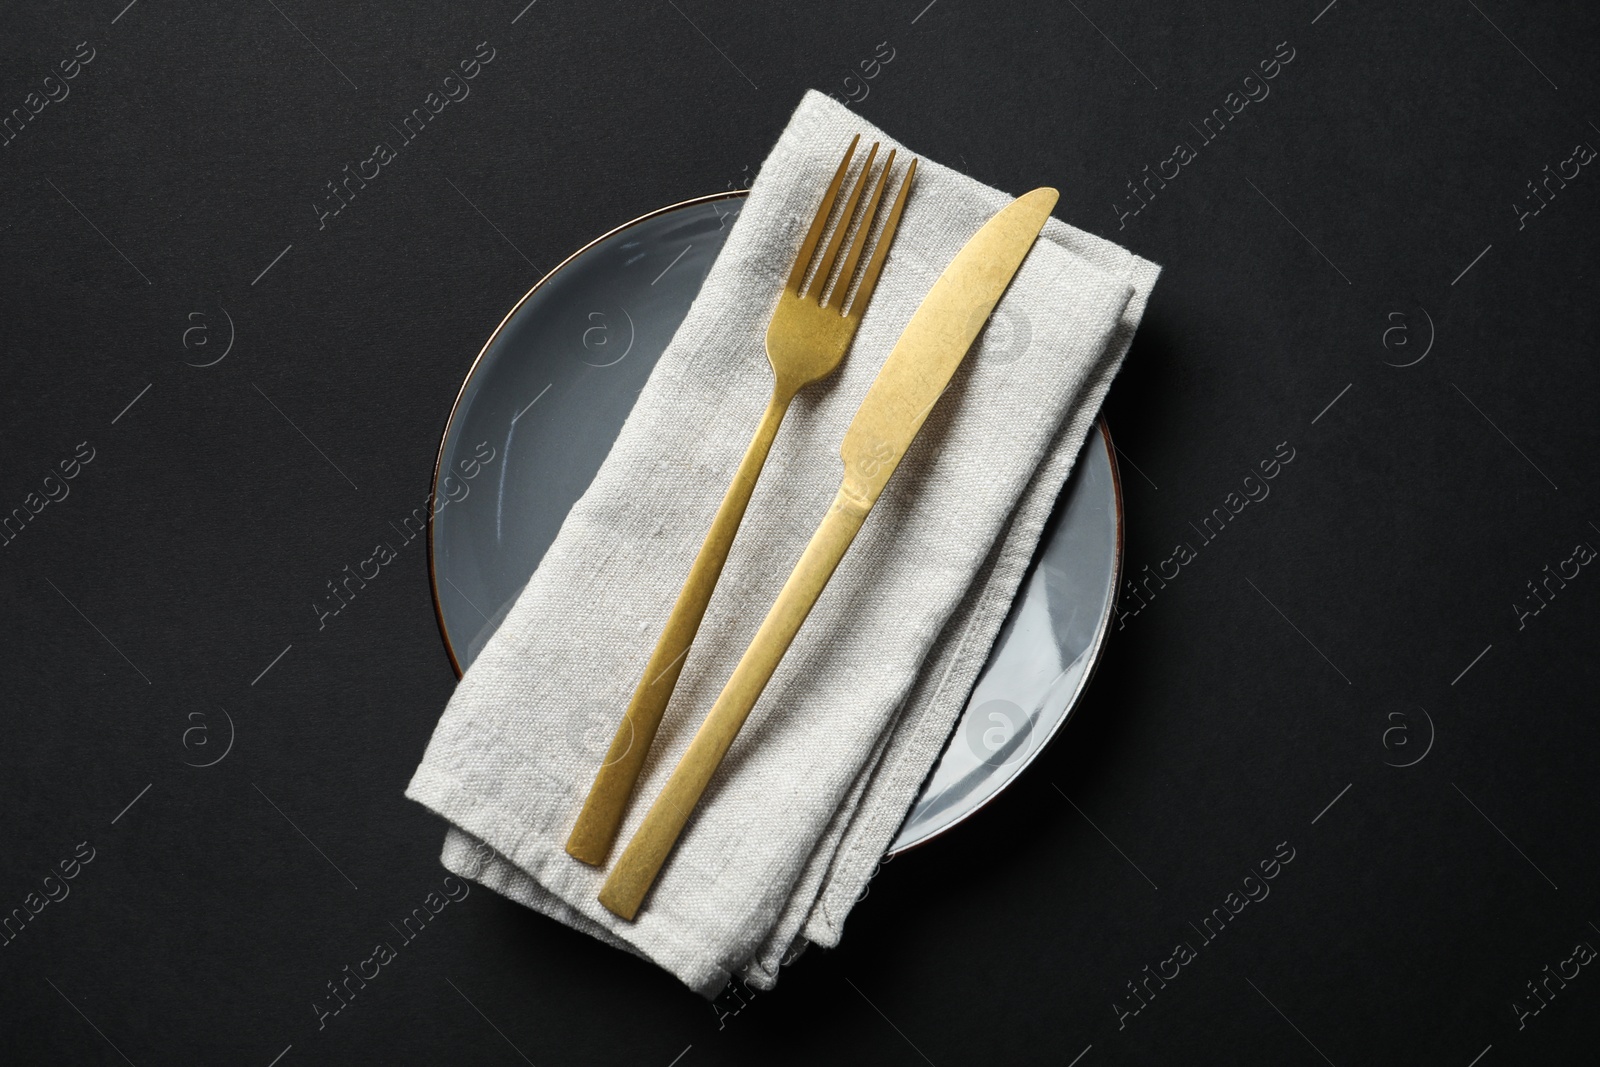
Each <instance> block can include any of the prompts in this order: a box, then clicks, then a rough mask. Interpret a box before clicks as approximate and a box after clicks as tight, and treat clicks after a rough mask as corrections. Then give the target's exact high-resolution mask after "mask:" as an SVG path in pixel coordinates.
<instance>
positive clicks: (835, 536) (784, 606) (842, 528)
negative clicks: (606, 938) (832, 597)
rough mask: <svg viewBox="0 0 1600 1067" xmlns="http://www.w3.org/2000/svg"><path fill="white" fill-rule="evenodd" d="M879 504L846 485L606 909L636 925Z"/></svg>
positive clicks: (649, 818) (630, 854) (606, 898)
mask: <svg viewBox="0 0 1600 1067" xmlns="http://www.w3.org/2000/svg"><path fill="white" fill-rule="evenodd" d="M871 507H872V500H871V499H870V498H869V497H867V496H866V495H865V494H863V493H860V492H858V491H855V490H854V489H853V488H852V487H851V486H850V485H849V484H848V483H847V484H846V485H845V486H844V487H841V488H840V490H839V493H838V495H837V496H835V497H834V500H833V505H832V506H831V507H830V508H829V509H828V514H827V517H826V518H824V519H823V520H822V523H821V525H820V526H818V527H817V532H816V533H815V534H813V535H812V538H811V542H810V544H808V545H806V549H805V552H804V553H802V554H801V556H800V562H799V563H798V564H796V565H795V569H794V572H793V573H792V574H790V575H789V580H788V581H787V582H785V583H784V586H783V590H782V592H780V593H779V594H778V599H777V601H776V602H774V603H773V605H772V610H770V611H769V612H767V617H766V619H765V620H764V621H763V622H762V623H761V628H760V629H759V630H757V631H756V636H755V639H754V640H752V641H751V642H750V647H749V648H747V649H746V650H745V653H744V656H743V657H742V658H741V659H740V660H739V665H738V666H737V667H735V668H734V671H733V674H732V676H730V677H729V679H728V683H727V685H725V686H724V687H723V690H722V694H721V695H720V696H718V697H717V701H716V703H715V704H714V705H713V706H712V708H711V713H710V714H709V715H707V716H706V719H705V721H704V722H703V723H701V724H700V730H699V732H697V733H696V734H695V735H694V740H693V741H691V742H690V743H689V748H688V750H687V751H686V752H684V754H683V758H682V759H681V760H679V761H678V766H677V769H675V770H674V771H673V772H672V777H671V778H669V779H668V780H667V784H666V786H665V787H664V788H663V789H662V790H661V795H660V796H658V797H657V798H656V801H655V803H654V804H653V805H652V806H651V808H650V812H649V814H647V815H646V816H645V818H644V822H643V823H641V824H640V826H639V829H638V832H636V833H635V834H634V835H633V840H632V841H630V842H628V847H627V848H626V849H624V850H623V853H622V857H621V858H620V859H619V860H617V865H616V867H615V868H613V870H612V871H611V876H610V877H609V878H607V879H606V883H605V885H604V886H603V887H602V888H601V890H600V903H601V904H603V905H605V907H606V908H607V909H608V910H609V911H611V912H612V913H613V914H615V915H618V916H621V917H622V918H624V919H627V920H630V921H631V920H632V919H633V917H634V916H635V915H636V914H638V911H639V905H640V904H641V903H642V902H643V901H644V897H645V894H646V893H648V892H649V891H650V886H651V885H652V884H653V883H654V882H655V879H656V875H657V874H658V873H659V872H660V870H661V866H662V864H664V863H665V862H666V860H667V856H668V855H670V854H671V852H672V847H673V845H675V844H676V843H677V840H678V835H679V834H680V833H682V831H683V827H684V825H685V824H686V823H687V822H688V821H689V816H690V814H691V813H692V812H693V811H694V808H695V805H696V804H697V803H699V801H700V796H701V794H703V793H704V792H705V790H706V786H707V785H708V784H710V782H711V777H712V775H713V774H715V773H716V770H717V767H718V766H719V765H720V764H721V763H722V758H723V756H724V755H726V754H727V751H728V747H729V746H730V745H732V744H733V739H734V738H735V737H736V736H738V733H739V728H740V727H741V726H743V725H744V721H745V719H746V718H748V717H749V715H750V709H751V708H753V707H755V705H756V701H757V700H759V699H760V697H761V692H762V690H763V689H765V688H766V686H767V682H768V681H769V680H771V678H772V673H773V671H775V670H777V668H778V663H779V662H780V661H781V660H782V659H783V656H784V653H786V652H787V651H788V650H789V645H790V643H791V642H793V641H794V638H795V635H796V634H797V633H799V632H800V626H801V624H803V623H804V622H805V621H806V616H807V615H809V614H810V613H811V608H812V606H813V605H814V604H816V602H817V598H818V597H819V596H821V595H822V590H823V587H824V586H826V585H827V584H828V579H829V578H831V577H833V572H834V569H835V568H836V567H838V565H839V561H840V560H841V559H843V558H844V554H845V551H846V550H847V549H848V548H849V547H850V543H851V542H852V541H853V540H855V536H856V532H857V531H858V530H860V529H861V524H862V523H863V522H864V521H865V520H866V517H867V511H868V510H869V509H870V508H871Z"/></svg>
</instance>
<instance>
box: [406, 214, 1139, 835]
mask: <svg viewBox="0 0 1600 1067" xmlns="http://www.w3.org/2000/svg"><path fill="white" fill-rule="evenodd" d="M744 195H745V194H744V193H743V192H737V193H728V194H722V195H717V196H710V197H703V198H701V199H699V200H691V201H688V202H687V203H683V204H675V205H673V206H672V207H668V208H663V209H662V210H660V211H656V212H652V213H651V214H649V215H646V216H644V217H643V218H640V219H635V220H634V221H633V222H630V223H627V224H626V225H624V226H620V227H618V228H617V229H615V230H613V231H611V232H610V233H608V234H606V235H605V236H604V237H601V238H599V239H598V240H596V241H594V242H592V243H590V244H589V245H587V246H585V247H584V248H582V249H580V250H579V251H577V252H576V253H574V254H573V255H572V256H570V257H569V258H568V259H567V260H566V261H565V262H563V263H562V264H561V265H560V266H558V267H556V269H555V270H553V271H551V272H550V274H549V275H547V276H546V277H545V278H544V279H543V280H542V281H540V282H539V284H537V285H535V286H534V287H533V289H532V290H530V291H529V292H528V294H527V295H526V296H524V297H523V298H522V300H521V301H519V302H518V303H517V306H516V307H514V308H513V309H512V310H511V313H510V314H509V315H507V316H506V318H505V320H504V321H503V322H501V323H500V326H499V328H498V329H496V330H495V332H494V334H493V335H492V336H491V337H490V338H489V342H488V343H487V344H486V345H484V348H483V351H482V352H480V353H479V355H478V358H477V361H476V362H474V363H473V365H472V369H471V370H470V371H469V372H468V374H467V380H466V382H465V383H464V384H463V385H462V387H461V393H460V395H459V396H458V397H457V398H456V403H455V407H454V409H453V410H452V411H451V413H450V420H449V422H448V423H447V424H446V427H445V433H444V441H443V443H442V444H441V446H440V449H439V460H438V466H437V468H436V470H435V476H434V487H433V491H434V504H435V509H436V510H435V514H434V518H433V522H432V525H431V528H430V530H429V568H430V572H431V575H432V579H433V596H434V606H435V608H436V610H437V612H438V616H439V629H440V630H441V632H442V633H443V635H444V643H445V649H446V651H447V652H448V653H449V656H450V660H451V663H452V665H454V667H455V669H456V672H457V673H458V674H459V673H461V672H462V671H464V670H465V669H466V668H467V667H468V666H469V665H470V664H471V663H472V661H473V659H474V658H475V657H476V656H477V655H478V653H479V652H480V651H481V650H482V649H483V646H484V643H485V642H486V641H487V640H488V639H489V635H490V634H492V633H493V632H494V630H495V627H496V626H497V625H498V624H499V622H500V620H501V619H502V618H504V617H505V614H506V612H507V611H509V610H510V608H511V605H512V603H513V602H515V600H516V598H517V595H518V594H519V593H520V592H521V591H522V587H523V586H524V584H526V582H527V580H528V576H529V575H530V574H532V573H533V571H534V569H535V568H536V567H537V566H538V563H539V560H540V559H541V558H542V557H543V556H544V552H545V549H546V548H548V547H549V545H550V543H551V542H552V541H553V540H554V539H555V535H556V531H558V530H559V529H560V528H561V523H562V521H563V520H564V519H565V518H566V515H567V511H568V510H569V509H570V508H571V507H572V505H573V504H574V503H575V502H576V501H577V499H578V497H579V496H580V495H581V494H582V493H583V491H584V490H585V489H586V488H588V485H589V482H590V480H591V479H592V478H593V477H594V474H595V472H596V471H597V470H598V469H599V468H600V463H601V461H602V460H604V459H605V457H606V454H607V453H608V452H609V451H610V450H611V445H612V443H613V442H614V441H615V440H616V437H617V434H618V433H619V432H620V431H621V429H622V423H623V421H624V420H625V419H626V418H627V415H628V412H629V411H630V410H631V409H632V407H633V403H634V400H635V399H636V398H637V397H638V395H639V391H640V390H641V389H642V388H644V384H645V379H646V378H647V377H648V376H649V374H650V370H651V368H652V367H654V366H655V363H656V360H657V359H658V358H659V357H660V355H661V353H662V351H663V350H665V348H666V346H667V342H668V341H670V340H671V339H672V335H673V333H674V332H676V330H677V328H678V324H679V323H680V322H682V321H683V318H684V316H685V315H687V314H688V311H689V305H690V303H691V302H692V301H693V300H694V297H695V294H696V293H698V292H699V290H700V285H701V283H702V282H703V281H704V280H705V277H706V272H707V271H709V270H710V269H711V263H712V261H713V260H714V259H715V258H716V256H717V252H718V251H719V250H720V249H721V248H722V242H723V240H724V239H725V238H726V237H727V234H728V228H729V226H731V225H732V223H733V220H734V219H735V218H736V217H737V216H738V213H739V210H740V208H741V207H742V206H743V203H744V199H743V198H744ZM1000 321H1001V320H1000V319H997V320H996V322H997V323H999V322H1000ZM491 455H492V456H493V459H492V460H490V461H488V462H481V461H482V460H483V459H484V458H485V457H489V456H491ZM1121 504H1122V499H1121V489H1120V486H1119V485H1118V481H1117V468H1116V461H1115V458H1114V454H1113V450H1112V447H1111V438H1110V435H1109V434H1108V433H1107V431H1106V428H1105V424H1104V423H1101V424H1100V425H1099V426H1098V432H1096V433H1092V434H1090V436H1089V440H1088V442H1087V444H1086V445H1085V446H1084V450H1083V453H1082V454H1081V455H1080V456H1079V458H1078V463H1077V466H1076V468H1075V469H1074V471H1073V474H1072V478H1071V480H1070V481H1069V482H1068V483H1067V486H1066V488H1065V489H1064V490H1063V491H1062V494H1061V496H1060V498H1059V499H1058V501H1057V503H1056V508H1055V513H1054V514H1053V515H1052V516H1051V518H1050V521H1049V524H1048V525H1047V526H1046V527H1045V531H1044V536H1043V538H1042V540H1041V541H1040V544H1039V550H1038V552H1037V554H1036V555H1035V557H1034V560H1033V563H1032V566H1031V567H1030V569H1029V571H1028V574H1027V576H1026V577H1025V578H1024V579H1023V582H1022V586H1021V588H1020V590H1019V592H1018V595H1017V599H1016V601H1015V603H1013V605H1012V608H1011V614H1010V616H1009V617H1008V618H1007V619H1006V622H1005V626H1004V628H1003V629H1002V630H1001V631H1000V636H999V638H998V639H997V640H996V642H995V646H994V649H993V651H992V652H991V654H990V656H989V662H988V664H987V665H986V666H985V667H984V670H983V672H982V673H981V674H980V675H979V677H978V682H977V685H976V686H975V687H974V689H973V692H972V697H971V699H970V700H969V702H968V704H967V707H966V710H965V712H964V713H963V715H962V718H961V721H960V722H959V723H958V724H957V726H956V728H955V730H954V732H953V733H952V734H951V737H950V740H949V742H948V743H947V745H946V746H945V751H944V754H943V755H942V756H941V757H940V760H939V763H938V765H937V766H936V767H935V768H934V771H933V773H932V774H931V775H930V776H929V778H928V781H927V782H926V783H925V784H924V786H923V788H922V792H921V794H920V795H919V796H918V798H917V801H916V803H915V804H914V805H913V806H912V809H911V812H910V814H908V815H907V817H906V821H905V824H904V825H903V826H902V827H901V828H900V832H899V835H898V836H897V837H896V838H895V840H894V842H893V844H891V846H890V849H889V850H890V852H891V853H893V852H898V851H901V850H903V849H907V848H910V847H912V846H913V845H918V844H921V843H922V842H924V841H927V840H928V839H929V838H932V837H934V836H936V835H937V834H939V833H942V832H943V831H945V830H948V829H949V828H950V827H952V826H954V825H956V824H957V823H959V822H961V821H962V820H963V819H965V818H967V817H968V816H969V815H971V814H972V813H973V812H975V811H977V810H978V809H979V808H981V807H982V806H983V805H984V804H985V803H987V802H988V801H989V800H991V799H993V798H994V796H995V795H996V794H998V793H999V792H1000V791H1001V790H1002V789H1004V788H1005V787H1006V786H1007V785H1008V784H1010V783H1011V782H1012V781H1013V780H1014V779H1015V778H1016V776H1017V775H1018V774H1020V773H1021V772H1022V769H1023V768H1024V767H1026V766H1027V765H1028V763H1029V762H1031V761H1032V760H1033V758H1034V757H1035V756H1036V755H1038V753H1039V751H1040V750H1041V749H1042V748H1043V746H1044V745H1045V744H1046V743H1047V742H1048V741H1049V740H1050V739H1051V738H1052V737H1053V736H1054V735H1055V733H1056V731H1058V730H1059V729H1060V728H1061V725H1062V724H1063V723H1064V722H1065V721H1066V720H1067V717H1068V716H1069V715H1070V714H1071V713H1072V709H1073V707H1074V706H1075V705H1076V704H1077V702H1078V700H1079V699H1080V697H1081V696H1082V694H1083V691H1084V689H1085V688H1086V686H1087V685H1088V682H1089V677H1090V674H1091V673H1092V672H1093V670H1094V667H1095V663H1096V662H1097V660H1098V659H1099V657H1100V655H1101V652H1102V650H1103V648H1104V645H1105V639H1106V635H1107V633H1108V631H1109V629H1110V624H1111V609H1112V604H1113V599H1114V594H1115V590H1116V583H1117V575H1118V571H1119V567H1120V563H1121V556H1122V529H1121V521H1122V508H1121Z"/></svg>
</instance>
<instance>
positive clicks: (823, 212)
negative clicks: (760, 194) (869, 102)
mask: <svg viewBox="0 0 1600 1067" xmlns="http://www.w3.org/2000/svg"><path fill="white" fill-rule="evenodd" d="M860 142H861V135H860V134H859V133H858V134H856V135H855V136H854V137H852V138H851V139H850V147H849V148H846V149H845V150H844V159H842V160H840V161H839V169H838V170H836V171H834V172H833V181H831V182H829V183H828V191H827V192H826V193H823V194H822V204H821V206H819V207H818V208H817V217H816V218H814V219H812V220H811V229H810V230H808V231H806V239H805V240H804V241H803V242H801V244H800V252H799V254H797V255H796V256H795V257H794V267H793V269H792V270H790V271H789V282H788V284H787V285H786V286H785V288H787V289H789V290H791V291H793V292H795V293H798V292H799V291H800V283H801V282H802V281H804V280H805V277H806V269H807V268H808V267H810V266H811V253H812V252H814V251H815V250H816V247H817V241H818V239H819V238H821V237H822V228H823V227H824V226H826V225H827V224H828V216H829V215H830V214H832V213H833V202H834V200H835V199H836V198H837V197H838V195H839V186H841V185H843V184H844V176H845V173H846V172H847V171H848V170H849V169H850V160H852V159H853V158H855V154H856V145H857V144H859V143H860Z"/></svg>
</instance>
